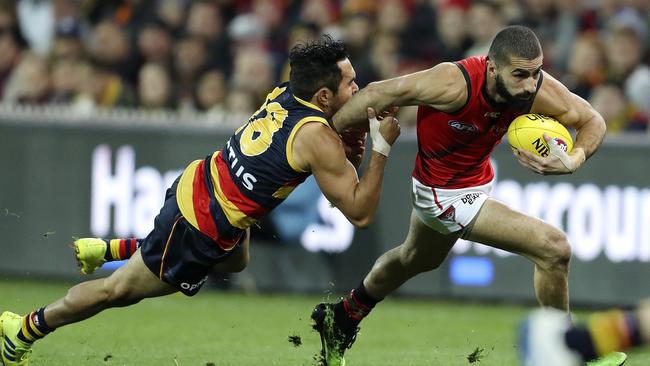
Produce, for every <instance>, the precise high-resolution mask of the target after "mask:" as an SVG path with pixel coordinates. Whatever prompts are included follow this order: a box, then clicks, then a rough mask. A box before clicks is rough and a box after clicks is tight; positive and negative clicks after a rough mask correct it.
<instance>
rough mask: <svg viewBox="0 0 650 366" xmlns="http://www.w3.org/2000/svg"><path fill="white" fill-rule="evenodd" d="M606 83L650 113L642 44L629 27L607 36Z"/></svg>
mask: <svg viewBox="0 0 650 366" xmlns="http://www.w3.org/2000/svg"><path fill="white" fill-rule="evenodd" d="M606 45H607V56H608V60H609V75H608V76H609V80H610V81H613V82H615V83H618V84H619V85H621V86H622V88H623V92H624V93H625V97H626V98H628V99H629V100H630V102H631V103H632V104H634V105H635V106H636V107H637V108H641V109H642V110H644V111H646V112H650V67H648V65H647V64H644V63H642V62H641V56H642V55H643V51H644V50H643V44H642V43H641V39H640V35H639V34H638V33H637V32H636V31H635V30H634V29H633V28H630V27H613V28H612V29H610V30H609V33H608V35H607V42H606Z"/></svg>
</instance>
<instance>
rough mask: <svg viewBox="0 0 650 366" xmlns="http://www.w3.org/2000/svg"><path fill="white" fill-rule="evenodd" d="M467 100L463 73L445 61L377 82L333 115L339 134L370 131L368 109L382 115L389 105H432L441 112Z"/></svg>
mask: <svg viewBox="0 0 650 366" xmlns="http://www.w3.org/2000/svg"><path fill="white" fill-rule="evenodd" d="M466 99H467V87H466V84H465V79H464V77H463V74H462V72H461V71H460V69H459V68H458V66H456V65H454V64H453V63H449V62H445V63H441V64H438V65H436V66H434V67H432V68H430V69H427V70H423V71H418V72H415V73H412V74H408V75H404V76H400V77H396V78H392V79H387V80H382V81H376V82H373V83H370V84H368V86H366V87H365V88H363V89H362V90H360V91H359V92H358V93H356V94H355V95H354V96H353V97H352V98H351V99H350V100H349V101H348V102H347V103H345V105H344V106H343V107H342V108H341V109H340V110H339V111H338V112H337V113H336V114H335V115H334V117H333V118H332V122H333V124H334V127H335V128H336V130H337V131H345V130H347V129H350V128H353V129H361V130H368V120H367V119H366V108H367V107H372V108H373V109H374V110H375V111H377V112H379V113H381V112H382V111H385V110H386V109H387V108H388V107H390V106H398V107H400V106H408V105H430V106H432V107H434V108H436V109H439V110H441V111H454V110H457V109H458V108H460V107H462V106H463V104H464V103H465V101H466Z"/></svg>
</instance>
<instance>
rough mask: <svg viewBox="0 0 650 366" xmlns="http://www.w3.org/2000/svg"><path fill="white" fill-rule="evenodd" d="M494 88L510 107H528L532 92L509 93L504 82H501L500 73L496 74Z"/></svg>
mask: <svg viewBox="0 0 650 366" xmlns="http://www.w3.org/2000/svg"><path fill="white" fill-rule="evenodd" d="M496 90H497V94H498V95H499V96H500V97H501V98H503V99H505V100H506V103H508V104H509V105H510V106H511V107H515V108H518V109H522V108H525V107H528V105H529V103H530V102H531V101H532V100H531V98H532V97H533V93H528V92H523V93H520V94H517V95H513V94H510V91H508V88H506V84H505V83H504V82H503V78H502V77H501V75H500V74H497V76H496Z"/></svg>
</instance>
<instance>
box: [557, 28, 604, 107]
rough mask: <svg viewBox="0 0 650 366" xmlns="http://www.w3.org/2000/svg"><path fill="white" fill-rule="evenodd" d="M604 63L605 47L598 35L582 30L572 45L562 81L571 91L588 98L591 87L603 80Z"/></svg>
mask: <svg viewBox="0 0 650 366" xmlns="http://www.w3.org/2000/svg"><path fill="white" fill-rule="evenodd" d="M606 64H607V58H606V56H605V49H604V46H603V44H602V42H601V40H600V38H598V35H597V34H596V33H594V32H591V31H590V32H584V33H582V34H581V35H580V36H578V38H577V39H576V42H575V44H574V45H573V51H572V52H571V57H570V58H569V64H568V70H567V73H566V74H565V76H564V83H565V85H566V86H567V88H569V89H570V90H571V91H572V92H574V93H576V94H577V95H579V96H581V97H582V98H585V99H588V98H589V95H590V94H591V89H593V88H594V87H595V86H597V85H599V84H601V83H602V82H603V81H604V80H605V73H606V66H607V65H606Z"/></svg>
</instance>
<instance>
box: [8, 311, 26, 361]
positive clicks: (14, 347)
mask: <svg viewBox="0 0 650 366" xmlns="http://www.w3.org/2000/svg"><path fill="white" fill-rule="evenodd" d="M22 321H23V317H22V316H20V315H18V314H14V313H12V312H9V311H5V312H4V313H2V315H1V316H0V335H2V347H0V351H1V352H2V357H0V359H2V362H3V364H4V366H27V365H29V356H30V355H31V354H32V350H31V348H32V345H31V343H25V342H23V341H21V340H20V339H18V332H19V331H20V328H21V326H22Z"/></svg>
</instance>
